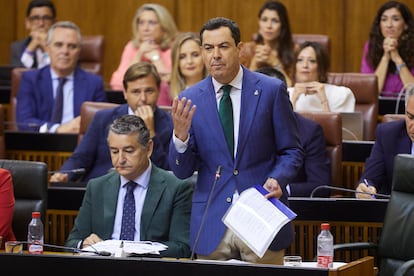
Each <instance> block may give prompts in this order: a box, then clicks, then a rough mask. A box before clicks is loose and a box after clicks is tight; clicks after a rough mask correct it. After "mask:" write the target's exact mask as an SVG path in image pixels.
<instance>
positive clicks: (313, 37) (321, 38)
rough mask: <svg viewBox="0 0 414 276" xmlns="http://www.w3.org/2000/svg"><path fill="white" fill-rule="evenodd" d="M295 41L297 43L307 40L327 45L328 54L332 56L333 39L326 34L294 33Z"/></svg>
mask: <svg viewBox="0 0 414 276" xmlns="http://www.w3.org/2000/svg"><path fill="white" fill-rule="evenodd" d="M292 38H293V41H294V42H295V43H297V44H299V45H300V44H302V43H303V42H305V41H314V42H318V43H319V44H321V45H322V46H324V47H325V49H326V52H327V53H328V56H329V57H330V56H331V39H330V38H329V36H328V35H324V34H292Z"/></svg>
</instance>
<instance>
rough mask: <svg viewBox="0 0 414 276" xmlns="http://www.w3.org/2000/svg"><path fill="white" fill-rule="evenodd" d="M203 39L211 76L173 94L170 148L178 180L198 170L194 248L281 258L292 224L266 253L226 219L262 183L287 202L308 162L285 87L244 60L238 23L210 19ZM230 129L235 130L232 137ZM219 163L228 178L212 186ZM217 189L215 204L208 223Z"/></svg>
mask: <svg viewBox="0 0 414 276" xmlns="http://www.w3.org/2000/svg"><path fill="white" fill-rule="evenodd" d="M200 38H201V42H202V54H203V60H204V63H205V65H206V67H207V68H208V70H209V73H210V76H208V77H207V78H206V79H204V80H202V81H201V82H199V83H198V84H195V85H193V86H192V87H190V88H189V89H187V90H185V91H184V92H182V93H181V94H180V96H179V99H178V98H175V99H174V101H173V106H172V118H173V123H174V135H173V139H172V144H171V145H170V153H169V162H170V169H171V170H172V171H173V172H174V173H175V175H177V176H178V177H179V178H187V177H190V176H191V175H192V174H193V173H194V172H195V171H198V179H197V184H196V187H195V191H194V197H193V204H192V213H191V226H190V240H191V244H192V248H193V249H194V253H196V254H197V257H198V258H201V259H219V260H227V259H241V260H244V261H249V262H255V263H270V264H282V263H283V255H284V250H285V249H286V248H287V247H289V246H290V244H291V242H292V240H293V228H292V224H291V223H288V224H287V225H285V226H284V227H283V228H282V229H281V231H280V232H279V233H278V234H277V235H276V237H275V239H274V240H273V242H272V243H271V245H270V247H269V249H268V250H267V251H266V253H265V255H264V256H263V257H262V258H259V257H258V256H257V255H256V254H254V253H253V251H252V250H250V248H249V247H247V246H246V244H245V243H244V242H242V241H241V240H240V239H238V238H237V236H236V235H235V234H234V233H232V232H231V231H230V230H229V229H227V228H226V226H225V225H224V223H223V222H222V217H223V215H224V214H225V213H226V211H227V209H228V208H229V207H230V206H231V204H232V202H233V200H235V198H236V197H237V195H238V193H241V192H243V191H244V190H246V189H247V188H250V187H253V186H254V185H255V184H259V183H260V184H262V185H263V187H264V188H265V189H266V190H267V191H269V193H268V194H267V195H266V197H268V198H269V197H276V198H279V199H280V200H281V201H282V202H284V203H285V204H288V202H287V191H286V185H287V184H288V183H289V182H290V181H291V180H292V179H293V178H294V177H295V175H296V173H297V171H298V170H299V168H300V167H301V165H302V162H303V149H302V147H301V146H300V141H299V136H298V129H297V125H296V121H295V116H294V113H293V109H292V105H291V104H290V101H289V97H288V94H287V92H286V86H285V85H284V84H283V83H282V82H281V81H280V80H277V79H275V78H269V77H267V76H263V75H262V74H260V73H255V72H251V71H249V70H248V69H246V68H245V67H243V66H241V65H240V62H239V52H240V48H241V46H242V43H241V42H240V29H239V27H238V25H237V23H236V22H234V21H231V20H229V19H226V18H213V19H210V20H209V21H208V22H207V23H206V24H205V25H204V26H203V27H202V29H201V31H200ZM225 85H231V88H230V93H229V94H228V90H227V89H228V88H226V89H223V87H224V86H225ZM225 90H226V91H225ZM225 94H227V95H230V98H231V105H232V115H233V127H231V128H229V127H225V128H223V127H222V123H221V121H220V115H219V112H218V109H220V110H222V108H221V104H220V102H221V99H222V98H223V95H225ZM227 98H228V97H227ZM227 131H230V132H233V134H232V135H227V136H226V135H225V133H227ZM226 137H227V138H226ZM227 141H229V142H227ZM232 142H233V143H234V144H233V145H234V150H231V149H233V147H232V146H231V145H232ZM219 166H221V167H222V172H221V177H220V178H219V179H218V182H217V185H216V188H215V190H214V191H212V190H211V189H212V185H213V182H214V179H215V174H216V170H217V168H218V167H219ZM210 193H212V199H211V205H210V206H209V209H208V211H207V212H206V216H205V223H204V224H203V225H201V221H202V217H203V214H204V213H205V211H206V205H207V199H208V198H209V194H210ZM198 233H200V235H199V239H198V240H197V242H196V241H195V240H196V236H198Z"/></svg>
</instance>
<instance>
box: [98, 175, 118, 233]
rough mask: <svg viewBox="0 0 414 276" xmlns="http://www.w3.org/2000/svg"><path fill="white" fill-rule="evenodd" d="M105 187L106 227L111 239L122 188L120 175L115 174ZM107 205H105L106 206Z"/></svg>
mask: <svg viewBox="0 0 414 276" xmlns="http://www.w3.org/2000/svg"><path fill="white" fill-rule="evenodd" d="M102 185H105V193H104V200H103V203H102V206H103V208H104V212H103V214H104V221H105V222H104V223H103V225H104V227H105V233H107V234H108V236H109V237H110V236H111V235H112V232H113V227H114V222H115V212H116V207H117V202H118V193H119V188H120V186H121V181H120V178H119V174H118V173H113V175H112V176H111V177H110V178H108V180H107V182H106V183H102ZM104 203H105V204H104Z"/></svg>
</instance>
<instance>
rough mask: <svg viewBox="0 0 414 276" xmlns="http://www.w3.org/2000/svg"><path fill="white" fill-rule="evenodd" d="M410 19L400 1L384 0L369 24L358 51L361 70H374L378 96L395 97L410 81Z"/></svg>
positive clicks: (413, 29)
mask: <svg viewBox="0 0 414 276" xmlns="http://www.w3.org/2000/svg"><path fill="white" fill-rule="evenodd" d="M413 49H414V20H413V15H412V13H411V11H410V9H409V8H408V7H407V6H406V5H405V4H404V3H401V2H397V1H387V2H386V3H384V4H383V5H382V6H381V7H380V8H379V10H378V12H377V15H376V16H375V19H374V22H373V23H372V25H371V31H370V33H369V40H368V41H367V42H366V43H365V46H364V53H363V55H362V62H361V72H362V73H375V74H376V75H377V77H378V91H380V93H381V94H380V95H381V96H386V97H398V94H399V93H400V91H401V90H402V89H403V88H404V87H406V86H407V85H408V84H410V83H413V82H414V52H413Z"/></svg>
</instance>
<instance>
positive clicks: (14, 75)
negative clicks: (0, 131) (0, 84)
mask: <svg viewBox="0 0 414 276" xmlns="http://www.w3.org/2000/svg"><path fill="white" fill-rule="evenodd" d="M28 70H32V69H27V68H24V67H16V68H14V69H13V70H12V72H11V90H10V107H9V109H8V112H7V121H6V129H7V130H17V129H18V127H17V124H16V103H17V100H16V97H17V92H19V86H20V80H21V79H22V74H23V72H25V71H28Z"/></svg>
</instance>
